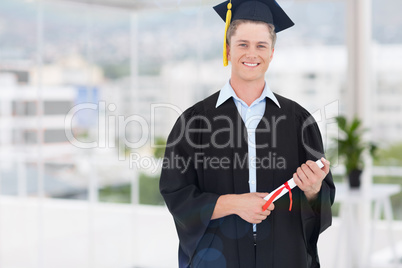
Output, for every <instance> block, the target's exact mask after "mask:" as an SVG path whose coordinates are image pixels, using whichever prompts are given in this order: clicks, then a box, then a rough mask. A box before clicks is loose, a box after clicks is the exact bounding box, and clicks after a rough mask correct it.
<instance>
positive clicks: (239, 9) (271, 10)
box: [214, 0, 294, 66]
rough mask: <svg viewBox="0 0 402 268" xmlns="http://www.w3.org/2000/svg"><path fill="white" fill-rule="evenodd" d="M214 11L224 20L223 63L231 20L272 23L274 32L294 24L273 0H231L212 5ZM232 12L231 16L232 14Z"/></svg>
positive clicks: (225, 63) (225, 61) (225, 60)
mask: <svg viewBox="0 0 402 268" xmlns="http://www.w3.org/2000/svg"><path fill="white" fill-rule="evenodd" d="M214 9H215V11H216V13H218V15H219V16H220V17H221V18H222V19H223V21H225V22H226V27H225V37H224V48H223V49H224V63H223V64H224V65H225V66H226V65H227V59H226V32H227V29H228V27H229V24H230V22H231V21H234V20H240V19H243V20H254V21H263V22H266V23H270V24H273V25H274V26H275V32H277V33H278V32H280V31H283V30H285V29H287V28H290V27H292V26H293V25H294V23H293V21H292V20H291V19H290V18H289V17H288V15H286V13H285V11H283V9H282V8H281V7H280V6H279V4H278V3H277V2H276V1H275V0H254V1H250V0H232V1H225V2H223V3H221V4H219V5H216V6H214ZM232 12H233V16H232Z"/></svg>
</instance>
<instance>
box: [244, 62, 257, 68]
mask: <svg viewBox="0 0 402 268" xmlns="http://www.w3.org/2000/svg"><path fill="white" fill-rule="evenodd" d="M244 65H246V66H250V67H255V66H257V65H258V63H246V62H245V63H244Z"/></svg>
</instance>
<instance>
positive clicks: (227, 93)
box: [215, 81, 281, 108]
mask: <svg viewBox="0 0 402 268" xmlns="http://www.w3.org/2000/svg"><path fill="white" fill-rule="evenodd" d="M230 97H233V98H234V99H237V100H240V99H239V97H237V95H236V92H235V91H234V90H233V88H232V86H231V85H230V81H228V82H227V83H226V84H225V85H224V86H223V88H222V89H221V91H220V92H219V97H218V101H217V102H216V106H215V108H218V107H219V106H220V105H221V104H222V103H224V102H225V101H226V100H227V99H229V98H230ZM263 98H269V99H271V100H272V101H273V102H274V103H275V104H276V105H277V106H278V107H279V108H281V105H280V104H279V101H278V100H277V98H276V97H275V95H274V93H273V92H272V91H271V89H270V88H269V87H268V85H267V83H265V86H264V90H263V91H262V93H261V96H260V97H259V98H258V99H259V100H262V99H263Z"/></svg>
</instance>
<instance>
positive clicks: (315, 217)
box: [296, 106, 335, 267]
mask: <svg viewBox="0 0 402 268" xmlns="http://www.w3.org/2000/svg"><path fill="white" fill-rule="evenodd" d="M296 110H297V109H296ZM298 110H299V111H297V112H296V114H297V117H298V135H299V137H298V139H299V161H300V164H302V163H305V162H306V161H307V160H313V161H316V160H318V159H320V158H321V157H325V155H324V147H323V143H322V138H321V133H320V130H319V128H318V125H317V123H316V121H315V120H314V118H313V116H312V115H311V114H310V113H309V112H307V111H306V110H305V109H304V108H302V107H300V106H299V107H298ZM334 198H335V185H334V182H333V179H332V174H331V171H330V172H329V173H328V175H327V176H326V177H325V179H324V180H323V182H322V186H321V190H320V192H319V194H318V198H317V199H316V200H315V201H314V202H312V203H309V202H308V201H307V198H306V197H305V195H302V200H301V204H302V206H301V217H302V223H303V232H304V237H305V240H306V244H307V250H308V252H309V254H310V256H311V257H312V267H320V266H319V260H318V253H317V241H318V236H319V234H320V233H322V232H323V231H324V230H326V229H327V228H328V227H329V226H331V224H332V212H331V206H332V204H333V203H334Z"/></svg>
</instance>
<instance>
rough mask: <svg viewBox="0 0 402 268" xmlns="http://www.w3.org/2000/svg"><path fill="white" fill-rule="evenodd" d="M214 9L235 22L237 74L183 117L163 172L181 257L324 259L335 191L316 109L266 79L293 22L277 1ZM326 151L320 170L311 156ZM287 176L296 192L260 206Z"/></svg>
mask: <svg viewBox="0 0 402 268" xmlns="http://www.w3.org/2000/svg"><path fill="white" fill-rule="evenodd" d="M214 8H215V10H216V11H217V13H218V14H219V15H220V16H221V17H222V18H223V19H224V20H225V18H226V22H227V24H226V25H227V26H229V24H230V26H229V28H226V30H225V35H226V32H227V37H226V38H225V43H226V42H227V44H224V48H225V49H224V64H226V60H225V57H227V60H228V61H230V62H231V65H232V67H231V70H232V71H231V78H230V81H229V82H228V83H227V84H226V85H225V86H224V87H223V88H222V89H221V90H220V91H218V92H217V93H215V94H213V95H212V96H210V97H208V98H206V99H205V100H203V101H201V102H199V103H197V104H195V105H194V106H192V107H190V108H189V109H187V110H186V111H185V112H184V113H183V114H182V115H181V116H180V118H179V119H178V120H177V122H176V124H175V126H174V127H173V130H172V132H171V133H170V135H169V138H168V142H167V147H166V153H165V159H164V160H165V161H164V165H163V170H162V174H161V180H160V191H161V194H162V195H163V197H164V199H165V201H166V204H167V206H168V208H169V210H170V212H171V213H172V215H173V218H174V221H175V224H176V229H177V232H178V235H179V239H180V245H179V266H180V267H208V268H211V267H217V268H218V267H219V268H223V267H228V268H237V267H238V268H242V267H244V268H252V267H257V268H263V267H264V268H266V267H271V268H292V267H294V268H304V267H306V268H307V267H319V266H320V265H319V259H318V254H317V240H318V236H319V234H320V233H321V232H322V231H324V230H325V229H326V228H327V227H329V226H330V225H331V220H332V216H331V205H332V203H333V201H334V195H335V188H334V185H333V181H332V176H331V174H330V173H329V162H328V161H326V160H325V159H324V158H321V157H323V146H322V141H321V135H320V132H319V129H318V127H317V124H316V123H315V121H314V119H313V118H312V117H311V115H310V114H309V113H308V112H307V111H306V110H305V109H303V108H302V107H301V106H300V105H298V104H297V103H295V102H293V101H291V100H289V99H286V98H284V97H282V96H279V95H277V94H274V93H272V91H270V89H269V87H268V85H267V84H266V82H265V73H266V71H267V69H268V67H269V64H270V62H271V61H272V58H273V54H274V45H275V39H276V32H279V31H281V30H284V29H286V28H288V27H291V26H292V25H293V22H292V21H291V20H290V19H289V18H288V17H287V15H286V14H285V12H284V11H283V10H282V9H281V8H280V7H279V5H278V4H277V3H276V1H275V0H259V1H248V0H238V1H235V0H233V1H232V2H230V3H229V1H227V2H224V3H222V4H220V5H218V6H216V7H214ZM231 12H233V19H232V22H230V17H231ZM226 14H227V16H225V15H226ZM320 158H321V159H322V161H323V164H324V167H323V169H320V168H319V167H318V166H317V165H316V164H315V163H314V161H315V160H317V159H320ZM311 160H314V161H311ZM186 163H187V164H186ZM291 177H293V179H294V180H295V183H296V184H297V186H298V187H296V188H294V189H293V190H292V199H291V201H290V200H289V198H290V194H289V198H285V197H282V198H280V199H278V200H277V201H276V202H275V205H274V204H271V205H270V206H269V207H268V209H267V210H265V211H263V210H262V207H263V206H264V204H265V203H266V201H265V200H264V199H263V198H264V197H265V196H266V195H267V194H268V193H269V192H271V191H273V190H275V189H276V188H277V187H278V186H281V185H282V184H284V183H285V182H286V181H287V180H288V179H289V178H291ZM292 202H293V205H291V206H292V208H291V210H290V211H289V204H292Z"/></svg>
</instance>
